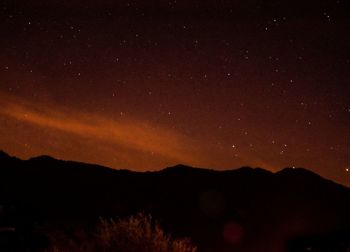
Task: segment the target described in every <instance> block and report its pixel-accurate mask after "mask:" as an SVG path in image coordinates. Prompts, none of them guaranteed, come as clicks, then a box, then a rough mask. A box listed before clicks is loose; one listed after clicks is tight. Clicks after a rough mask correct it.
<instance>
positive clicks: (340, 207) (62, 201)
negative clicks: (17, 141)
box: [0, 152, 350, 252]
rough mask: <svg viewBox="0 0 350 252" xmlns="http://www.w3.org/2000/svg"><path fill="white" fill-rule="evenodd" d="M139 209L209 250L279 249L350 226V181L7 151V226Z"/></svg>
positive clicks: (62, 224) (1, 216) (2, 210)
mask: <svg viewBox="0 0 350 252" xmlns="http://www.w3.org/2000/svg"><path fill="white" fill-rule="evenodd" d="M140 211H142V212H146V213H151V214H152V215H153V216H154V217H155V218H156V219H157V220H159V221H160V224H161V226H162V227H164V229H165V230H166V231H168V232H170V233H172V234H174V235H175V236H189V237H191V239H192V240H193V241H194V243H195V244H198V246H199V248H200V251H269V252H274V251H276V252H277V251H283V250H282V249H283V248H284V247H285V246H286V244H287V241H288V240H290V239H294V238H298V237H299V236H308V235H310V236H311V235H318V234H322V233H328V232H331V233H332V232H343V231H347V230H350V229H349V227H350V215H349V213H350V189H348V188H346V187H344V186H341V185H338V184H336V183H333V182H331V181H329V180H326V179H323V178H322V177H320V176H319V175H317V174H315V173H313V172H310V171H308V170H305V169H301V168H298V169H292V168H287V169H284V170H282V171H280V172H277V173H272V172H269V171H266V170H263V169H260V168H256V169H253V168H249V167H244V168H241V169H237V170H228V171H215V170H207V169H198V168H192V167H188V166H184V165H178V166H175V167H169V168H165V169H164V170H162V171H158V172H145V173H140V172H132V171H127V170H113V169H109V168H106V167H102V166H98V165H91V164H84V163H78V162H72V161H62V160H56V159H54V158H51V157H48V156H41V157H36V158H32V159H29V160H25V161H23V160H20V159H17V158H14V157H10V156H9V155H7V154H6V153H4V152H0V226H14V227H16V228H17V229H18V230H24V229H25V230H34V229H36V228H37V227H45V228H47V229H49V228H56V229H57V228H62V229H64V228H72V226H74V227H83V228H88V227H90V226H93V225H94V223H95V222H96V221H97V220H98V217H99V216H105V217H118V216H119V217H123V216H126V215H130V214H134V213H137V212H140ZM28 232H30V231H28ZM343 240H344V239H342V242H344V241H343Z"/></svg>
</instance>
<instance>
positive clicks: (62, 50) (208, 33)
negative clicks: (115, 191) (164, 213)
mask: <svg viewBox="0 0 350 252" xmlns="http://www.w3.org/2000/svg"><path fill="white" fill-rule="evenodd" d="M94 2H98V3H94ZM114 2H117V3H114ZM349 10H350V3H349V1H348V0H338V1H330V0H329V1H326V0H324V1H322V0H310V1H289V0H288V1H277V0H274V1H272V0H260V1H258V0H246V1H239V0H234V1H225V0H222V1H213V0H212V1H189V0H188V1H181V0H178V1H176V0H173V1H158V0H154V1H137V0H136V1H105V0H101V1H78V0H75V1H58V0H57V1H53V0H49V1H16V0H12V1H10V0H5V1H1V2H0V136H1V137H0V149H3V150H4V151H6V152H8V153H9V154H11V155H15V156H18V157H20V158H29V157H32V156H38V155H43V154H46V155H51V156H54V157H56V158H60V159H65V160H78V161H83V162H91V163H97V164H102V165H106V166H110V167H114V168H127V169H132V170H138V171H144V170H157V169H161V168H164V167H166V166H171V165H175V164H178V163H183V164H188V165H192V166H197V167H210V168H215V169H232V168H239V167H241V166H252V167H262V168H265V169H268V170H271V171H277V170H280V169H282V168H284V167H293V166H295V167H305V168H308V169H310V170H312V171H315V172H317V173H319V174H320V175H322V176H325V177H327V178H330V179H332V180H334V181H337V182H340V183H342V184H345V185H348V186H350V172H349V169H350V131H349V129H350V98H349V97H350V83H349V80H350V15H349Z"/></svg>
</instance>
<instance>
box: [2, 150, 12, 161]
mask: <svg viewBox="0 0 350 252" xmlns="http://www.w3.org/2000/svg"><path fill="white" fill-rule="evenodd" d="M8 158H11V156H10V155H9V154H7V153H6V152H4V151H2V150H0V159H8Z"/></svg>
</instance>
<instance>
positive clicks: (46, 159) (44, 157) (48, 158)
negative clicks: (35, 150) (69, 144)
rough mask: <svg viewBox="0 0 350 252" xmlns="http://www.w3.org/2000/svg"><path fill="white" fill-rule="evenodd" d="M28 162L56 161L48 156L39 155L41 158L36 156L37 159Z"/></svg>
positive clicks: (33, 158)
mask: <svg viewBox="0 0 350 252" xmlns="http://www.w3.org/2000/svg"><path fill="white" fill-rule="evenodd" d="M29 161H46V162H48V161H58V160H57V159H55V158H53V157H51V156H49V155H41V156H37V157H32V158H30V159H29Z"/></svg>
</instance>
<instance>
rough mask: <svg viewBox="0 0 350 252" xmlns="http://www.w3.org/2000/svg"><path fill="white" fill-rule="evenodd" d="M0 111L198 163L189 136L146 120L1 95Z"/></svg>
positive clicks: (176, 160) (33, 122) (78, 134)
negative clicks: (64, 107) (71, 108)
mask: <svg viewBox="0 0 350 252" xmlns="http://www.w3.org/2000/svg"><path fill="white" fill-rule="evenodd" d="M0 95H1V94H0ZM1 98H2V99H1V100H2V101H1V102H0V105H1V106H0V113H1V114H2V115H5V116H7V117H11V118H13V119H15V120H17V121H20V122H24V123H28V124H31V125H32V126H37V127H43V128H45V129H54V130H59V131H61V132H62V133H65V134H71V135H72V136H74V137H79V138H85V139H92V140H94V142H99V143H100V144H103V143H106V144H109V145H111V144H112V145H116V146H119V147H122V148H124V149H127V150H129V151H130V152H132V151H139V152H140V151H141V152H147V153H153V154H154V155H155V156H161V157H162V158H164V159H168V160H170V161H172V162H174V163H186V164H192V165H196V164H198V158H199V157H198V153H196V152H195V151H194V149H196V148H195V146H194V143H193V141H192V140H191V139H189V138H188V137H185V136H184V135H181V134H180V133H178V132H175V131H173V130H170V129H167V128H164V127H160V126H159V125H154V124H151V123H149V122H144V121H138V120H129V119H120V120H112V119H110V118H109V117H107V116H102V115H100V114H96V113H82V112H80V111H74V110H69V111H68V110H67V109H62V108H61V109H60V108H57V107H52V106H51V107H50V106H48V105H47V104H40V105H38V104H36V103H35V104H34V103H31V102H28V101H23V100H19V99H15V98H13V97H8V96H5V95H1Z"/></svg>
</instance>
